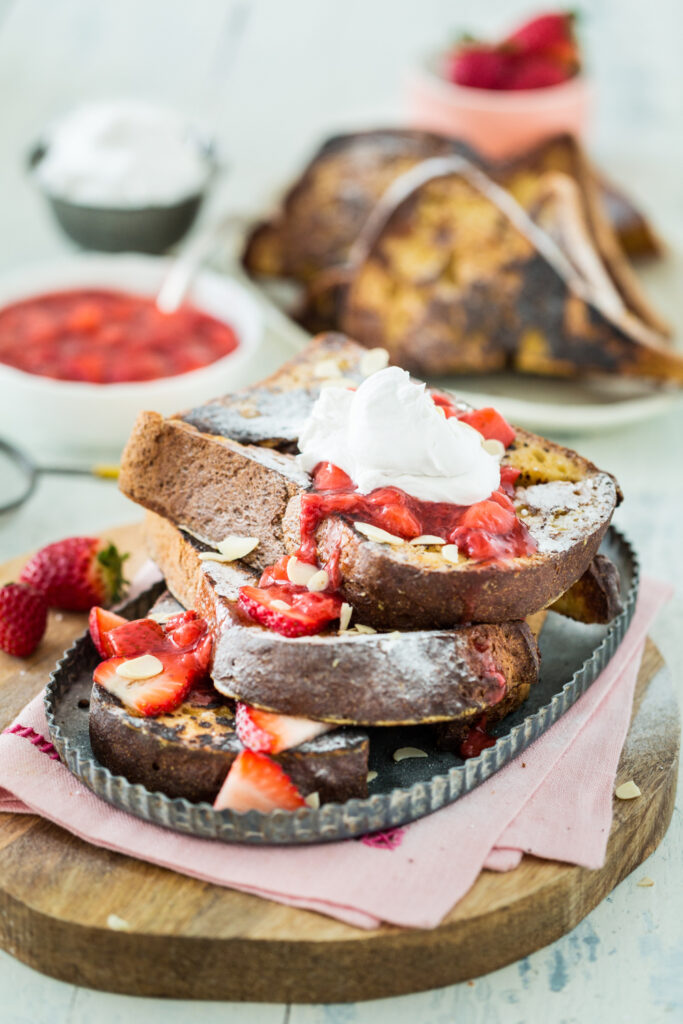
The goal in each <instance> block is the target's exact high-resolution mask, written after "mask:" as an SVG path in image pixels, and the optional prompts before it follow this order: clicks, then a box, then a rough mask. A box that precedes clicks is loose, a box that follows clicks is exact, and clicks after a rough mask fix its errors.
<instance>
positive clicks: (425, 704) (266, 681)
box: [145, 513, 539, 726]
mask: <svg viewBox="0 0 683 1024" xmlns="http://www.w3.org/2000/svg"><path fill="white" fill-rule="evenodd" d="M145 534H146V539H147V546H148V550H149V553H150V555H151V557H152V558H153V559H154V561H155V562H156V564H157V565H158V566H159V568H160V570H161V572H162V573H163V574H164V576H165V578H166V583H167V585H168V587H169V590H170V591H171V592H172V593H173V594H174V595H175V597H176V598H177V599H178V600H179V601H180V602H181V604H183V605H185V606H186V607H191V608H195V609H196V610H197V611H198V612H199V614H200V615H202V616H203V617H204V618H205V619H206V620H207V621H208V622H209V623H210V625H211V628H212V631H213V634H214V653H213V661H212V670H211V674H212V679H213V683H214V686H215V687H216V688H217V689H218V690H219V691H220V692H221V693H223V694H224V695H225V696H227V697H230V698H233V699H235V700H240V701H244V702H245V703H247V704H251V705H253V706H255V707H258V708H262V709H264V710H267V711H274V712H277V713H280V714H284V715H300V716H303V717H306V718H313V719H319V720H321V721H325V722H332V723H335V724H339V725H365V726H393V725H418V724H425V723H428V722H437V721H444V720H448V721H451V720H453V719H458V720H462V721H465V720H470V719H472V718H475V717H477V716H478V715H480V714H481V713H482V712H484V711H486V710H487V708H488V707H493V706H494V705H495V706H496V707H497V709H498V711H499V712H500V713H507V712H508V711H510V710H512V709H513V708H515V707H517V706H518V705H519V704H521V703H522V701H523V700H525V699H526V697H527V695H528V693H529V689H530V687H531V686H532V685H533V683H535V682H536V680H537V678H538V667H539V659H538V647H537V644H536V640H535V638H534V636H533V634H532V633H531V630H530V629H529V627H528V626H527V625H526V623H524V622H509V623H504V624H500V625H491V624H482V625H477V626H462V627H459V628H457V629H453V630H448V631H444V630H423V631H419V630H411V631H408V632H403V633H400V632H390V633H357V632H354V631H353V630H346V631H343V632H338V631H334V632H331V631H327V632H324V633H321V634H317V635H315V636H305V637H296V638H289V637H285V636H281V635H280V634H279V633H275V632H273V631H271V630H269V629H266V628H265V627H263V626H261V625H259V624H258V623H256V622H253V621H252V620H251V619H249V618H248V617H247V616H245V615H244V614H243V613H242V612H241V611H240V609H239V608H238V607H237V597H238V592H239V588H240V587H241V586H244V585H249V584H253V583H254V581H255V579H256V578H257V577H256V575H255V574H254V573H253V571H251V570H250V569H248V568H247V567H246V566H244V565H242V564H240V563H237V562H235V563H229V564H224V563H221V562H219V561H212V560H211V559H208V560H207V559H202V558H201V557H200V555H201V554H202V552H207V553H209V554H210V549H209V548H207V546H206V545H205V544H202V543H201V542H200V541H197V540H196V538H193V537H191V536H189V535H187V534H184V533H182V532H181V531H180V530H178V529H177V528H176V527H175V526H173V524H172V523H170V522H168V521H167V520H165V519H163V518H161V517H160V516H157V515H154V514H153V513H148V515H147V517H146V520H145ZM498 673H500V675H502V676H503V677H504V680H505V686H504V689H501V685H500V676H498V675H497V674H498ZM499 705H500V707H499Z"/></svg>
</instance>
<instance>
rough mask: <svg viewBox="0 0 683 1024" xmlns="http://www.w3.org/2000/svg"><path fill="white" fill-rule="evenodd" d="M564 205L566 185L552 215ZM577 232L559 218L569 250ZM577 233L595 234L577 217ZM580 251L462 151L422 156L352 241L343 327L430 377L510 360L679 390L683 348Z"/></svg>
mask: <svg viewBox="0 0 683 1024" xmlns="http://www.w3.org/2000/svg"><path fill="white" fill-rule="evenodd" d="M558 203H559V204H560V207H561V206H562V204H563V203H564V205H565V206H566V190H565V194H564V196H560V197H559V198H558V196H557V192H556V194H555V196H554V197H553V198H552V202H551V203H550V208H551V211H557V209H558ZM545 205H546V212H547V205H548V199H547V197H546V200H545ZM542 208H543V205H542ZM546 226H547V225H546ZM576 235H577V232H569V231H567V230H566V226H565V227H564V229H563V231H562V238H563V243H564V245H565V248H566V247H567V246H570V245H573V244H576ZM578 235H579V241H580V242H581V241H587V239H588V236H587V233H585V232H583V238H582V231H581V225H579V229H578ZM585 250H586V245H585V244H583V245H581V251H580V252H579V253H578V254H577V255H576V258H569V259H568V258H567V252H566V251H565V252H563V251H562V250H561V248H560V247H559V246H558V245H557V244H556V242H554V241H553V239H552V238H551V237H550V236H549V234H548V233H547V231H544V230H541V229H539V227H538V226H537V225H536V224H535V223H534V222H533V221H532V220H531V218H530V217H529V216H528V215H527V213H526V212H525V211H524V210H523V209H522V207H521V206H520V205H519V204H518V203H517V202H516V201H515V200H514V199H513V198H512V196H511V195H510V193H508V192H506V191H505V190H503V189H501V188H500V187H499V186H497V185H496V184H495V183H494V182H493V181H492V180H491V179H489V178H487V177H486V175H484V174H483V173H482V172H481V171H479V170H478V169H477V168H475V167H474V166H473V165H472V164H471V163H469V162H468V161H466V160H464V159H463V158H461V157H457V156H453V157H438V158H434V159H432V160H426V161H423V162H422V163H421V164H419V165H418V166H416V167H414V168H413V169H412V170H411V171H409V172H406V173H405V174H404V175H403V176H402V177H400V178H398V179H396V181H395V182H394V183H393V184H392V185H391V186H390V187H389V189H388V190H387V192H385V194H384V196H383V197H382V199H381V200H380V202H379V203H378V204H377V205H376V206H375V208H374V210H373V213H372V215H371V217H370V218H369V220H368V221H367V222H366V226H365V228H364V230H363V232H362V234H361V236H360V237H359V238H358V239H357V241H356V243H355V245H354V248H353V251H352V255H351V258H350V263H351V266H352V268H353V269H352V273H351V275H350V281H349V283H348V285H347V286H346V288H345V289H344V291H343V297H342V299H341V309H340V312H339V321H340V326H341V327H342V329H343V330H344V331H345V332H346V333H348V334H349V335H350V336H352V337H354V338H355V339H356V340H358V341H360V342H361V343H362V344H364V345H366V346H368V347H374V346H378V345H381V346H383V347H385V348H387V349H388V351H389V352H390V355H391V360H392V362H394V363H396V364H398V365H400V366H403V367H405V368H406V369H408V370H410V371H411V372H415V373H419V374H422V375H427V376H439V375H445V374H452V373H467V372H487V371H492V370H501V369H504V368H506V367H508V368H514V369H516V370H518V371H522V372H526V373H536V374H548V375H554V376H565V377H566V376H580V375H584V374H602V375H615V374H616V375H620V376H628V377H636V378H645V379H650V380H652V381H656V382H666V383H670V384H676V385H679V386H680V385H682V384H683V355H681V354H679V353H676V352H674V351H673V350H671V349H670V348H669V347H668V345H666V344H665V343H664V342H663V339H662V336H661V335H660V334H658V333H657V332H655V331H653V330H652V329H651V328H650V327H648V326H647V325H646V324H645V323H644V322H643V321H642V320H641V319H639V318H638V317H637V316H636V315H635V314H634V313H633V312H632V311H631V310H629V309H627V307H626V306H625V305H624V304H623V302H622V301H621V298H620V295H619V293H618V292H617V290H616V289H615V288H613V287H611V285H610V287H609V288H607V289H606V288H605V283H606V282H607V283H608V284H609V277H608V275H607V272H606V270H605V271H604V273H601V274H600V275H599V277H598V276H596V275H595V274H591V264H589V262H588V261H587V259H586V252H585ZM592 265H593V266H600V264H599V263H596V261H595V260H593V261H592ZM601 269H602V268H601Z"/></svg>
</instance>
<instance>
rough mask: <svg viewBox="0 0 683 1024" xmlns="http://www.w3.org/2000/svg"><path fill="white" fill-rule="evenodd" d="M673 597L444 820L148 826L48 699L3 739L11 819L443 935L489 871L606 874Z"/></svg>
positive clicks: (235, 884) (280, 897)
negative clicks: (644, 665)
mask: <svg viewBox="0 0 683 1024" xmlns="http://www.w3.org/2000/svg"><path fill="white" fill-rule="evenodd" d="M670 595H671V590H670V588H668V587H666V586H664V585H663V584H660V583H657V582H655V581H653V580H649V579H645V580H643V582H642V585H641V591H640V596H639V599H638V605H637V609H636V614H635V616H634V619H633V622H632V623H631V626H630V628H629V630H628V632H627V634H626V637H625V638H624V641H623V643H622V644H621V646H620V647H619V649H618V651H617V653H616V654H615V656H614V657H613V658H612V660H611V662H610V663H609V665H608V666H607V668H606V669H605V670H604V671H603V672H602V674H601V675H600V677H599V678H598V679H597V680H596V682H595V683H593V685H592V686H591V687H590V689H589V690H588V692H587V693H586V694H584V696H583V697H581V699H580V700H579V701H578V702H577V703H576V704H575V705H574V707H573V708H571V710H570V711H568V712H567V714H566V715H564V716H563V718H561V719H560V721H558V722H556V724H555V725H554V726H553V727H552V728H551V729H549V730H548V732H546V733H545V734H544V735H543V736H541V737H540V738H539V739H538V740H537V741H536V742H535V743H534V744H533V745H532V746H531V747H529V748H528V749H527V750H526V751H525V752H524V754H522V755H521V756H520V757H518V758H517V759H516V760H515V761H513V762H512V763H511V764H509V765H508V766H507V767H506V768H504V769H503V770H502V771H500V772H498V773H497V774H496V775H495V776H494V777H493V778H491V779H489V780H488V781H487V782H485V783H484V784H483V785H482V786H480V787H479V788H478V789H476V790H474V791H473V792H472V793H469V794H468V795H467V796H465V797H463V798H462V799H460V800H458V801H457V802H456V803H454V804H451V805H450V806H449V807H445V808H443V809H442V810H441V811H439V812H437V813H436V814H432V815H430V816H429V817H427V818H423V819H421V820H420V821H416V822H414V823H412V824H411V825H408V826H407V827H405V828H402V829H394V830H392V831H391V832H389V833H386V834H384V835H382V836H376V837H366V838H365V839H361V840H347V841H344V842H339V843H333V844H327V845H323V846H308V847H286V848H283V847H279V848H277V847H254V846H235V845H228V844H224V843H219V842H214V841H211V840H204V839H194V838H191V837H188V836H182V835H179V834H177V833H175V832H171V831H168V830H166V829H162V828H159V827H157V826H155V825H150V824H147V823H146V822H143V821H140V820H138V819H137V818H134V817H132V816H131V815H128V814H125V813H124V812H122V811H118V810H116V809H115V808H113V807H110V806H109V805H108V804H106V803H104V802H103V801H101V800H100V799H98V798H97V797H96V796H94V795H93V794H92V793H91V792H90V791H89V790H88V789H87V788H86V787H85V786H83V785H81V783H79V782H78V781H77V780H76V779H75V778H74V777H73V776H72V775H71V774H70V773H69V772H68V771H67V769H66V768H65V767H64V766H63V765H62V764H61V763H60V762H59V759H58V758H57V755H56V752H55V751H54V748H52V747H51V745H50V743H49V740H47V739H46V737H47V723H46V721H45V715H44V712H43V702H42V695H40V696H39V697H36V698H35V700H33V701H32V702H31V703H30V704H29V705H28V706H27V707H26V708H24V710H23V711H22V712H21V714H20V715H19V716H18V718H17V719H16V721H15V722H14V723H13V725H12V726H10V727H9V729H8V730H6V731H5V733H3V734H2V735H1V736H0V810H6V811H14V812H24V813H33V814H39V815H42V816H43V817H44V818H48V819H49V820H50V821H53V822H55V823H56V824H58V825H60V826H62V827H63V828H65V829H67V830H68V831H70V832H72V833H74V834H76V835H78V836H80V837H81V838H82V839H84V840H86V841H87V842H90V843H93V844H95V845H96V846H103V847H105V848H107V849H110V850H115V851H118V852H120V853H124V854H128V855H129V856H132V857H137V858H139V859H141V860H146V861H150V862H152V863H154V864H159V865H161V866H163V867H166V868H171V869H172V870H175V871H179V872H181V873H182V874H186V875H191V876H193V877H196V878H199V879H202V880H203V881H207V882H213V883H215V884H217V885H223V886H228V887H231V888H235V889H240V890H243V891H246V892H252V893H257V894H258V895H260V896H264V897H267V898H268V899H272V900H276V901H278V902H281V903H286V904H289V905H292V906H296V907H303V908H306V909H309V910H315V911H318V912H319V913H323V914H329V915H330V916H332V917H336V918H339V919H340V920H342V921H346V922H348V923H349V924H352V925H356V926H357V927H361V928H376V927H378V926H379V924H381V923H382V922H383V921H386V922H389V923H392V924H397V925H403V926H406V927H414V928H432V927H434V926H435V925H437V924H438V923H439V922H440V921H441V920H442V918H443V917H444V916H445V915H446V914H447V913H448V911H449V910H450V909H451V907H453V906H454V904H455V903H457V902H458V900H460V899H461V898H462V897H463V896H464V895H465V893H466V892H467V891H468V889H469V888H470V887H471V886H472V884H473V883H474V881H475V880H476V878H477V876H478V875H479V872H480V871H481V870H482V868H490V869H492V870H497V871H508V870H510V869H512V868H514V867H516V866H517V864H518V863H519V861H520V860H521V857H522V854H523V853H533V854H535V855H536V856H538V857H548V858H553V859H555V860H561V861H567V862H569V863H572V864H580V865H583V866H584V867H587V868H598V867H600V866H601V865H602V863H603V862H604V857H605V849H606V845H607V838H608V836H609V831H610V825H611V820H612V791H613V787H614V779H615V774H616V769H617V765H618V761H619V755H620V752H621V748H622V746H623V743H624V739H625V737H626V732H627V729H628V724H629V719H630V712H631V705H632V699H633V691H634V687H635V681H636V676H637V674H638V667H639V665H640V660H641V656H642V651H643V646H644V643H645V638H646V636H647V631H648V629H649V627H650V625H651V623H652V622H653V620H654V618H655V616H656V614H657V612H658V611H659V609H660V608H661V607H662V605H663V604H664V603H665V602H666V601H667V600H668V599H669V597H670Z"/></svg>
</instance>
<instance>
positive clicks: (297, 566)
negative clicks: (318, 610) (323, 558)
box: [287, 555, 318, 587]
mask: <svg viewBox="0 0 683 1024" xmlns="http://www.w3.org/2000/svg"><path fill="white" fill-rule="evenodd" d="M317 571H318V566H317V565H311V564H310V563H309V562H300V561H299V559H298V558H297V557H296V555H292V557H291V558H290V559H288V561H287V579H288V580H289V581H290V583H295V584H296V585H297V586H299V587H306V586H308V581H309V580H310V578H311V576H315V574H316V573H317Z"/></svg>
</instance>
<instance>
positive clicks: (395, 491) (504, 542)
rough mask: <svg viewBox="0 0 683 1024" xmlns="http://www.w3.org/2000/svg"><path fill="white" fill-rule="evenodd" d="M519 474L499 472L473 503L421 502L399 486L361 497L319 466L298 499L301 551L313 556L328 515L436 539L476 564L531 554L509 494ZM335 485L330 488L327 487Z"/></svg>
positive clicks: (344, 479) (338, 474)
mask: <svg viewBox="0 0 683 1024" xmlns="http://www.w3.org/2000/svg"><path fill="white" fill-rule="evenodd" d="M518 475H519V471H518V470H516V469H513V468H512V467H503V469H502V470H501V486H500V487H499V489H498V490H497V491H494V492H493V494H491V495H490V497H488V498H486V499H485V500H484V501H479V502H477V503H476V504H474V505H452V504H450V503H449V502H445V501H443V502H442V501H420V500H419V499H418V498H414V497H413V496H412V495H410V494H406V492H405V491H402V490H400V489H399V488H398V487H380V488H378V489H377V490H375V491H371V492H370V494H359V493H358V491H356V489H355V487H354V485H353V481H352V480H350V479H349V477H348V476H346V474H345V473H343V472H342V471H341V470H340V469H338V468H337V467H336V466H331V464H330V463H321V465H320V466H318V467H316V470H315V471H314V474H313V487H314V491H312V492H308V493H307V494H304V495H303V497H302V499H301V549H300V557H301V558H302V560H303V561H305V562H314V561H315V558H316V541H315V531H316V529H317V528H318V526H319V525H320V523H321V522H322V520H323V519H325V518H326V517H327V516H330V515H339V516H341V517H342V518H344V519H347V520H349V521H350V522H362V523H369V524H370V525H371V526H376V527H378V528H379V529H381V530H386V532H387V533H391V534H393V535H394V536H395V537H401V538H402V539H403V540H413V539H414V538H415V537H421V536H423V535H425V534H429V535H432V536H436V537H440V538H442V539H443V540H445V541H446V542H447V543H449V544H456V545H457V547H458V550H459V551H460V552H461V553H462V554H463V555H466V556H467V557H468V558H471V559H473V560H475V561H480V562H481V561H491V560H495V559H502V558H518V557H520V556H522V555H531V554H533V552H534V551H535V550H536V543H535V541H534V540H533V538H532V537H531V535H530V534H529V531H528V529H527V528H526V526H525V525H524V523H522V522H521V521H520V520H519V519H518V518H517V515H516V513H515V509H514V505H513V504H512V500H511V495H512V493H513V485H514V481H515V480H516V479H517V477H518ZM330 482H334V484H335V486H334V488H333V489H325V490H322V489H320V484H322V485H323V487H327V488H329V486H330Z"/></svg>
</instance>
